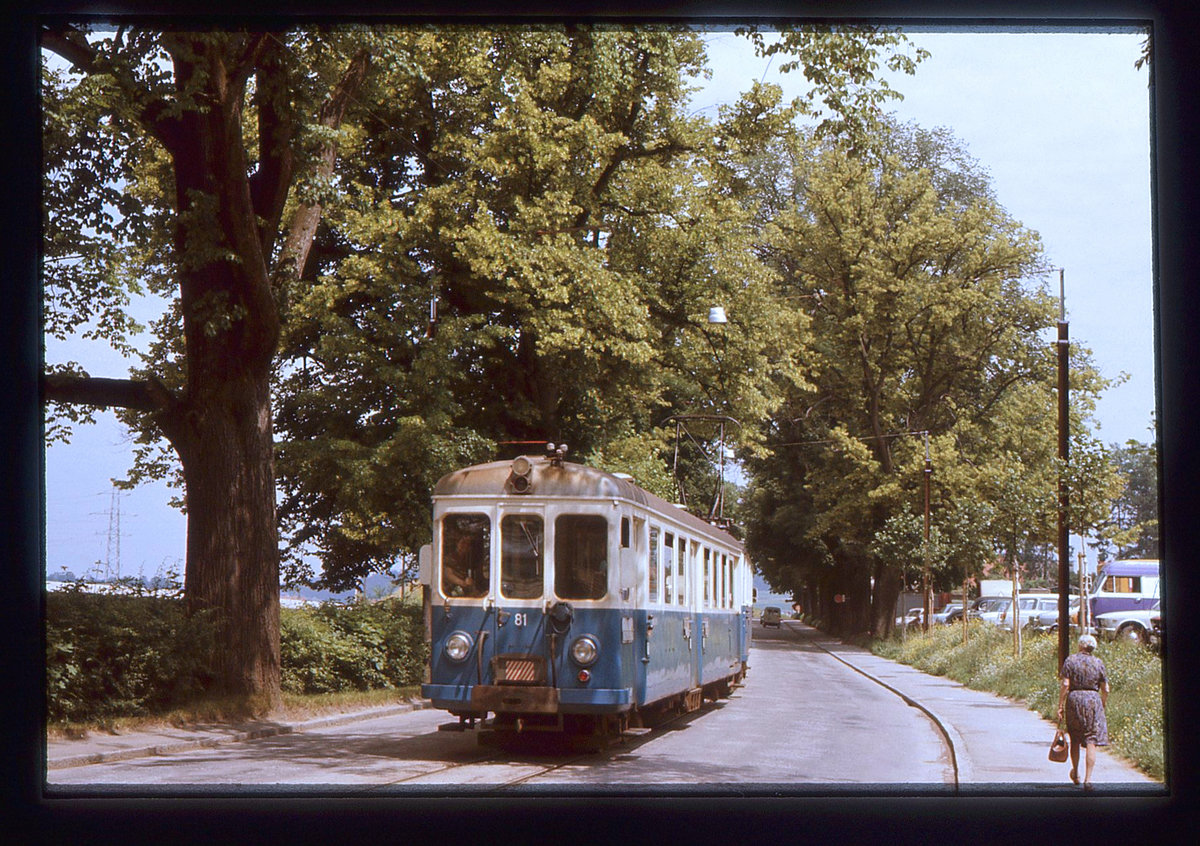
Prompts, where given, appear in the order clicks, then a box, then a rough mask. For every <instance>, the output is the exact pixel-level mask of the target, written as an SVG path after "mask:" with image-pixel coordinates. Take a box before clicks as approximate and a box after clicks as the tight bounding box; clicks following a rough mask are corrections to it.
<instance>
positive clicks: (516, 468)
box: [509, 455, 533, 494]
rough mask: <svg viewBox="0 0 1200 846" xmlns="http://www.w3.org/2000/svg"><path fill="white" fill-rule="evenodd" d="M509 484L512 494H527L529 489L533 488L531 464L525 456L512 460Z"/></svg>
mask: <svg viewBox="0 0 1200 846" xmlns="http://www.w3.org/2000/svg"><path fill="white" fill-rule="evenodd" d="M509 484H510V485H511V486H512V490H513V493H519V494H523V493H529V489H530V488H531V487H532V486H533V464H532V463H531V462H530V460H529V459H528V458H526V457H525V456H523V455H519V456H517V457H516V458H514V459H513V463H512V473H511V474H510V475H509Z"/></svg>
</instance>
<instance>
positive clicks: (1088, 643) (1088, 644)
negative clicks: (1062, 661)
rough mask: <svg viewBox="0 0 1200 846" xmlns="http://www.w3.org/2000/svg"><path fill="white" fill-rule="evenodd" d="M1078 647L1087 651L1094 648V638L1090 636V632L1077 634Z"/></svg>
mask: <svg viewBox="0 0 1200 846" xmlns="http://www.w3.org/2000/svg"><path fill="white" fill-rule="evenodd" d="M1079 647H1080V648H1081V649H1086V650H1087V651H1088V652H1091V651H1092V650H1093V649H1095V648H1096V638H1094V637H1092V636H1091V635H1090V634H1085V635H1080V636H1079Z"/></svg>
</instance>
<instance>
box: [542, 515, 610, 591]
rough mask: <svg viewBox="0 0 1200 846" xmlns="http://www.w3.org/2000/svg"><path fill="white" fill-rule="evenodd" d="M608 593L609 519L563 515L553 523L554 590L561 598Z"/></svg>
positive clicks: (593, 516)
mask: <svg viewBox="0 0 1200 846" xmlns="http://www.w3.org/2000/svg"><path fill="white" fill-rule="evenodd" d="M607 592H608V521H607V520H605V519H604V518H603V517H601V516H599V515H596V514H564V515H562V516H560V517H559V518H558V519H557V520H556V521H555V522H554V593H555V594H556V595H557V596H558V597H559V598H561V599H602V598H603V597H604V595H605V594H606V593H607Z"/></svg>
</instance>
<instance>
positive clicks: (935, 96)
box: [46, 31, 1154, 575]
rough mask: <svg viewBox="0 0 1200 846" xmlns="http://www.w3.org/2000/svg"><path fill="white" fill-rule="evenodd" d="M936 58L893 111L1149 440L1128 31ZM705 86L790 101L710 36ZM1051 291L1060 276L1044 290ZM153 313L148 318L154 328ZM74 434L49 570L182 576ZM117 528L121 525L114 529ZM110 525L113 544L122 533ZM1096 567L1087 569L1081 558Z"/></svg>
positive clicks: (1064, 36)
mask: <svg viewBox="0 0 1200 846" xmlns="http://www.w3.org/2000/svg"><path fill="white" fill-rule="evenodd" d="M910 37H911V39H912V41H913V42H914V43H915V44H916V45H918V46H920V47H924V48H925V49H927V50H929V51H930V52H931V53H932V56H931V57H930V58H929V59H927V60H926V61H924V62H923V63H921V65H919V66H918V69H917V73H916V75H915V76H912V77H909V76H904V75H899V76H898V77H896V78H895V79H892V80H891V84H892V85H893V87H894V88H896V89H898V90H899V91H901V92H902V93H903V94H904V95H905V99H904V100H903V101H902V102H899V103H895V104H893V105H891V106H889V107H888V108H889V110H891V111H894V112H895V113H896V114H897V115H898V116H899V117H900V118H901V119H902V120H912V121H915V122H916V123H918V124H920V125H921V126H924V127H927V128H933V127H937V126H944V127H948V128H949V129H950V130H952V132H953V133H954V135H955V136H956V137H957V138H959V139H960V140H961V141H962V142H964V144H965V146H966V148H967V149H968V151H969V152H970V153H971V155H972V156H974V157H975V158H976V159H977V160H978V161H979V162H980V164H981V165H982V166H983V167H984V168H985V169H986V170H987V171H988V172H989V173H990V174H991V177H992V184H993V187H994V189H995V192H996V195H997V197H998V199H999V201H1000V202H1001V204H1002V205H1004V207H1005V208H1007V209H1008V211H1009V213H1010V214H1011V215H1012V216H1013V217H1014V218H1016V219H1017V220H1019V221H1021V223H1023V224H1024V225H1025V226H1026V227H1028V228H1030V229H1033V230H1036V231H1037V232H1038V233H1040V235H1041V237H1042V241H1043V245H1044V247H1045V251H1046V254H1047V256H1048V258H1049V259H1050V262H1051V263H1052V264H1054V265H1055V266H1057V267H1062V268H1064V269H1065V278H1066V302H1067V319H1068V320H1069V322H1070V333H1071V340H1072V342H1073V343H1078V344H1082V345H1084V346H1086V347H1088V348H1090V349H1091V350H1092V352H1093V353H1094V357H1095V362H1096V364H1097V365H1098V366H1099V368H1100V370H1101V372H1102V373H1103V374H1104V375H1105V376H1108V377H1117V376H1119V375H1120V374H1122V373H1125V374H1128V377H1129V378H1128V380H1127V381H1126V382H1125V383H1124V384H1122V385H1120V386H1117V387H1114V388H1112V389H1110V390H1109V391H1108V392H1107V394H1106V395H1105V396H1104V398H1103V399H1102V400H1101V402H1100V404H1099V407H1098V409H1097V418H1098V420H1099V421H1100V425H1101V429H1100V431H1099V433H1098V434H1099V436H1100V438H1101V439H1102V440H1103V441H1104V442H1106V443H1123V442H1124V441H1126V440H1129V439H1134V440H1139V441H1143V442H1146V441H1150V440H1151V439H1152V435H1151V433H1150V431H1149V427H1150V425H1151V422H1152V417H1151V416H1152V413H1153V410H1154V346H1153V337H1154V329H1153V294H1152V279H1151V243H1152V242H1151V215H1150V125H1149V91H1148V89H1147V81H1148V72H1147V70H1146V69H1145V68H1143V69H1141V70H1135V69H1134V62H1135V61H1136V59H1137V57H1138V55H1139V52H1140V46H1141V42H1142V36H1141V35H1140V34H1137V33H1066V32H1059V33H1053V34H1052V33H1029V32H1023V33H1000V32H991V33H984V32H965V31H964V32H956V33H934V32H928V33H926V32H913V33H910ZM707 39H708V41H709V51H710V52H709V56H710V65H711V66H712V68H713V80H712V81H711V83H708V84H707V85H706V88H705V90H704V91H702V92H701V93H699V94H698V95H697V96H696V98H695V106H696V108H710V109H711V108H715V105H716V104H717V103H718V102H722V101H729V100H732V99H733V98H734V97H735V96H736V94H737V92H739V91H741V90H744V89H745V88H746V87H748V85H749V81H750V80H751V79H762V78H766V79H768V80H773V81H777V82H779V83H780V84H782V85H783V86H784V88H785V92H786V91H798V90H799V87H798V86H800V85H801V84H802V83H803V78H802V77H801V76H800V75H799V74H798V73H793V74H791V75H789V76H784V77H782V78H780V77H779V76H778V75H777V74H775V73H774V72H773V71H774V66H773V65H772V64H771V63H769V62H768V61H767V60H764V59H758V58H755V57H754V55H753V51H752V50H751V49H750V48H749V46H748V45H747V43H746V42H745V40H744V39H740V38H738V37H736V36H735V35H733V34H732V33H712V34H709V35H708V36H707ZM1053 283H1054V286H1055V288H1057V278H1054V279H1053ZM152 312H153V307H151V308H150V311H149V312H147V313H144V314H142V317H143V318H145V319H146V320H148V319H150V318H152V317H155V316H157V314H156V313H152ZM47 359H48V360H49V361H61V360H66V359H72V360H76V361H79V362H80V363H81V364H83V365H84V366H85V368H87V369H88V371H89V372H90V373H91V374H92V375H94V376H110V377H119V376H124V375H126V373H127V369H128V364H127V363H124V362H123V361H122V360H121V358H120V357H119V356H117V355H116V354H114V353H112V352H111V351H110V350H105V349H103V348H100V347H97V346H96V345H94V344H92V345H84V344H82V343H76V344H71V345H67V346H66V348H64V347H63V345H59V344H53V343H51V344H48V349H47ZM97 420H98V424H97V425H95V426H84V427H79V428H78V430H77V431H76V434H75V436H74V437H73V439H72V443H71V444H70V445H67V446H61V445H55V446H53V447H51V448H49V449H48V450H47V453H46V513H47V518H46V566H47V571H48V572H51V573H53V572H56V571H58V570H59V569H60V568H62V567H64V566H65V567H67V568H68V569H71V570H73V571H74V572H75V573H77V574H79V573H82V572H83V571H85V570H87V569H88V568H89V567H90V566H92V565H93V564H95V563H96V562H101V563H102V564H103V563H104V562H108V563H109V564H110V565H111V568H112V569H113V570H116V567H117V564H118V562H119V563H120V569H121V572H122V574H125V575H130V574H133V575H136V574H138V573H139V572H140V573H144V574H145V575H153V574H154V573H156V572H160V571H162V570H164V569H165V568H169V567H175V568H176V569H178V570H179V571H181V572H182V569H183V557H184V537H185V521H184V519H183V517H182V516H181V515H179V514H178V512H176V511H174V510H172V509H171V508H169V507H168V506H167V504H166V503H167V500H168V498H169V496H170V492H169V491H168V490H167V489H166V487H165V486H164V485H147V486H144V487H142V488H139V489H138V490H136V491H132V492H129V493H126V494H122V495H121V496H120V498H119V510H118V509H114V508H113V507H112V506H113V492H112V486H111V483H110V479H111V478H113V477H119V476H122V475H123V474H124V473H125V472H126V470H127V469H128V467H129V465H130V455H131V450H130V447H129V443H128V440H129V439H128V437H127V436H126V435H125V434H124V432H123V431H122V428H121V427H120V426H119V425H118V424H117V423H116V419H115V417H114V415H113V414H112V413H110V412H102V413H99V414H98V415H97ZM118 524H119V525H118ZM118 528H119V531H118ZM1089 557H1090V558H1093V559H1094V556H1089Z"/></svg>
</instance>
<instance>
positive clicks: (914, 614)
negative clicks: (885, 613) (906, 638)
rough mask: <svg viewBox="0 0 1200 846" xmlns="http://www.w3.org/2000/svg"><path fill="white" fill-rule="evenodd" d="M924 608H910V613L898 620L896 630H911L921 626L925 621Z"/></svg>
mask: <svg viewBox="0 0 1200 846" xmlns="http://www.w3.org/2000/svg"><path fill="white" fill-rule="evenodd" d="M924 616H925V609H924V608H909V609H908V613H907V614H904V615H903V616H901V617H897V618H896V628H901V627H903V626H908V627H910V628H912V627H916V626H920V625H921V621H922V620H923V619H924Z"/></svg>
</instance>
